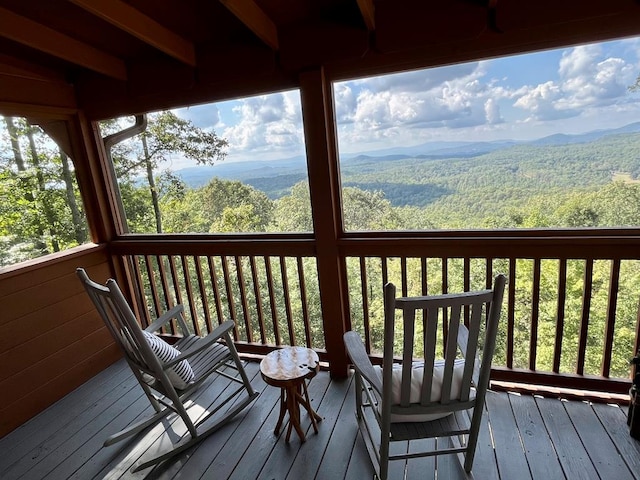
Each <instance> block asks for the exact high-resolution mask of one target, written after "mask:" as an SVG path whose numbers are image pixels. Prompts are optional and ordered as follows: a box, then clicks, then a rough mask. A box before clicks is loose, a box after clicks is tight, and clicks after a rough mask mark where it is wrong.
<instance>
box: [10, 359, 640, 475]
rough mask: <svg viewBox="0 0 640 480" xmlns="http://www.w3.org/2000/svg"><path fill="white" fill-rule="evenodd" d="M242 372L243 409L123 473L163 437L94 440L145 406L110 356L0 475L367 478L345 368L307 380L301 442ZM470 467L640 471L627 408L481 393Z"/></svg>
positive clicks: (430, 468) (448, 460)
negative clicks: (310, 414) (309, 408)
mask: <svg viewBox="0 0 640 480" xmlns="http://www.w3.org/2000/svg"><path fill="white" fill-rule="evenodd" d="M247 373H248V374H249V376H250V378H252V384H253V385H254V387H255V388H256V390H258V391H259V392H261V393H260V396H259V397H258V398H257V400H256V401H254V402H253V403H252V404H251V405H250V406H249V407H248V408H247V409H246V410H245V411H244V412H243V413H241V414H240V415H239V416H238V417H236V418H235V419H234V420H233V421H232V422H231V423H229V424H228V425H226V426H225V427H223V428H222V429H221V430H220V431H219V432H217V433H215V434H214V435H212V436H211V437H209V438H207V439H206V440H204V441H203V442H202V443H200V444H199V445H198V446H197V447H194V448H193V449H191V450H189V451H187V453H185V454H184V455H182V456H178V457H176V458H175V459H173V460H172V461H170V462H165V464H162V465H159V466H157V467H155V468H153V469H151V468H149V469H147V470H143V471H141V472H138V473H136V474H132V473H131V472H130V468H131V466H132V465H133V464H134V463H135V462H136V461H137V460H138V458H140V456H144V455H145V451H146V449H147V448H157V447H158V444H159V442H160V441H161V440H162V438H164V437H160V434H159V433H158V432H160V431H161V430H162V429H158V430H152V431H150V432H148V433H146V434H145V435H144V436H143V437H142V438H135V439H133V440H130V441H124V442H121V443H119V444H116V445H113V446H111V447H106V448H103V447H102V442H103V441H104V439H105V438H106V437H107V436H108V435H110V434H111V433H113V432H115V431H118V430H120V429H121V428H122V427H124V426H125V425H126V424H128V423H129V422H131V421H133V420H134V419H135V418H136V417H138V416H139V415H141V414H143V413H145V412H146V411H148V410H150V408H151V407H150V406H149V404H148V402H147V400H146V398H145V397H144V396H143V393H142V390H141V389H140V387H139V386H138V385H137V383H136V382H135V380H134V378H133V376H132V375H131V373H130V371H129V369H128V367H127V366H126V364H125V363H124V361H120V362H118V363H116V364H114V365H112V366H111V367H109V368H108V369H106V370H105V371H103V372H102V373H101V374H99V375H97V376H96V377H94V378H93V379H91V380H90V381H89V382H87V383H85V384H84V385H82V386H81V387H79V388H78V389H77V390H75V391H74V392H72V393H71V394H70V395H68V396H66V397H64V398H63V399H61V400H60V401H59V402H57V403H56V404H55V405H53V406H52V407H50V408H49V409H47V410H46V411H44V412H43V413H41V414H40V415H38V416H37V417H35V418H34V419H32V420H31V421H29V422H27V423H26V424H24V425H22V426H21V427H20V428H18V429H17V430H15V431H14V432H12V433H10V434H9V435H7V436H5V437H4V438H2V439H0V452H2V454H1V456H0V478H2V479H3V480H10V479H34V480H35V479H38V480H39V479H45V478H46V479H56V480H57V479H67V478H77V479H82V480H85V479H118V478H122V479H127V480H128V479H133V478H145V479H171V478H188V479H199V478H202V479H209V478H216V479H239V480H248V479H276V480H284V479H296V480H298V479H305V480H306V479H313V478H315V479H330V480H338V479H349V480H351V479H354V480H356V479H357V480H359V479H371V478H373V469H372V467H371V465H370V463H369V459H368V457H367V454H366V449H365V447H364V444H363V443H362V438H361V437H360V436H359V435H357V428H356V421H355V417H354V403H353V382H352V381H351V380H352V377H351V376H350V377H349V378H347V379H344V380H331V379H330V377H329V375H328V373H326V372H321V373H320V374H319V375H318V376H317V377H316V378H314V379H313V380H312V381H311V383H310V385H309V394H310V396H311V399H312V400H311V401H312V404H313V406H314V408H315V409H316V410H317V411H318V413H319V414H320V415H321V416H322V418H323V420H322V422H321V423H320V424H319V432H318V434H317V435H316V434H314V433H313V431H312V430H311V426H310V422H309V421H308V418H307V416H306V413H304V414H303V415H302V421H303V427H308V429H309V430H308V431H307V441H306V442H305V443H301V442H300V440H299V439H298V437H297V436H296V435H295V434H294V435H292V437H291V442H289V443H286V442H285V441H284V433H283V432H282V431H281V433H280V435H279V437H276V436H275V435H274V433H273V428H274V426H275V423H276V420H277V416H278V400H279V390H278V389H276V388H274V387H270V386H268V385H266V384H265V383H264V381H263V380H262V378H261V377H260V374H259V368H258V363H256V362H249V363H248V364H247ZM214 384H215V382H214ZM214 384H212V386H211V387H210V388H215V386H214ZM203 395H206V393H204V394H203ZM195 400H196V403H198V399H195ZM284 430H285V432H286V429H284ZM165 439H166V438H165ZM146 455H148V453H147V454H146ZM392 465H393V469H392V471H391V474H390V478H391V479H402V478H406V479H407V480H411V479H417V478H420V479H427V478H432V479H433V478H438V479H457V478H464V475H463V474H462V471H461V469H460V468H459V466H458V464H457V460H456V459H455V457H453V456H443V457H439V458H438V459H435V458H433V457H432V458H426V459H416V460H411V461H409V462H408V463H407V464H404V465H403V464H401V463H398V462H396V463H395V464H392ZM436 472H437V475H436ZM473 474H474V477H475V478H476V479H480V480H489V479H502V480H511V479H518V480H520V479H528V478H531V479H544V480H555V479H565V478H566V479H571V480H573V479H581V480H589V479H603V480H609V479H614V478H615V479H620V480H621V479H640V442H638V441H636V440H634V439H632V438H631V437H630V436H629V433H628V429H627V425H626V409H621V408H620V407H618V406H611V405H606V404H595V403H594V404H590V403H587V402H580V401H561V400H558V399H550V398H542V397H534V396H529V395H518V394H509V393H497V392H492V391H490V392H488V395H487V414H486V415H485V416H484V423H483V427H482V431H481V437H480V441H479V444H478V450H477V452H476V460H475V463H474V469H473Z"/></svg>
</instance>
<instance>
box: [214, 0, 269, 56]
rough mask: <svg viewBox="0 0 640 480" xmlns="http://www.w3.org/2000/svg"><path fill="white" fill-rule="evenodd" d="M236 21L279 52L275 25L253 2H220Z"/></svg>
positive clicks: (240, 0) (247, 0)
mask: <svg viewBox="0 0 640 480" xmlns="http://www.w3.org/2000/svg"><path fill="white" fill-rule="evenodd" d="M220 3H222V4H223V5H224V6H225V7H227V8H228V9H229V10H230V11H231V13H233V14H234V15H235V16H236V17H237V18H238V20H240V21H241V22H242V23H244V24H245V26H246V27H247V28H249V29H250V30H251V31H252V32H253V33H255V34H256V36H257V37H258V38H260V40H262V41H263V42H264V43H266V44H267V45H268V46H269V47H271V49H273V50H280V44H279V42H278V28H277V27H276V24H275V23H273V21H272V20H271V19H270V18H269V17H268V16H267V14H266V13H264V11H263V10H262V9H261V8H260V7H259V6H258V4H256V3H255V2H254V1H253V0H220Z"/></svg>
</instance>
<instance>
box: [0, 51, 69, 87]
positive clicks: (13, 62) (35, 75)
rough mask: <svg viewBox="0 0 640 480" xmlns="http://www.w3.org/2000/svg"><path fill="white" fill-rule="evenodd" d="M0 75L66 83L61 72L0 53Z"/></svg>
mask: <svg viewBox="0 0 640 480" xmlns="http://www.w3.org/2000/svg"><path fill="white" fill-rule="evenodd" d="M0 74H3V75H12V76H14V77H21V78H30V79H34V80H41V81H46V82H62V83H67V82H66V80H65V78H64V75H63V74H62V73H61V72H58V71H56V70H52V69H50V68H47V67H45V66H43V65H37V64H35V63H31V62H27V61H25V60H22V59H19V58H16V57H12V56H11V55H5V54H3V53H0Z"/></svg>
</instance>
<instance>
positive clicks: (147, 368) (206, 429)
mask: <svg viewBox="0 0 640 480" xmlns="http://www.w3.org/2000/svg"><path fill="white" fill-rule="evenodd" d="M76 273H77V275H78V277H79V278H80V280H81V281H82V284H83V285H84V287H85V289H86V291H87V293H88V294H89V297H91V300H92V301H93V303H94V304H95V307H96V309H97V310H98V312H99V313H100V315H101V317H102V319H103V320H104V322H105V324H106V326H107V327H108V329H109V331H110V332H111V335H112V336H113V338H114V340H115V341H116V343H117V344H118V345H119V346H120V348H121V349H122V351H123V353H124V356H125V358H126V360H127V362H128V364H129V366H130V367H131V370H132V371H133V373H134V375H135V376H136V378H137V379H138V382H139V383H140V386H141V387H142V389H143V390H144V392H145V394H146V396H147V398H148V399H149V401H150V402H151V405H152V406H153V408H154V409H155V411H156V413H155V414H154V415H152V416H151V417H150V418H147V419H145V420H141V421H139V422H137V423H135V424H133V425H130V426H129V427H128V428H126V429H125V430H122V431H121V432H118V433H116V434H114V435H112V436H110V437H109V438H108V439H107V440H106V441H105V442H104V446H105V447H106V446H108V445H112V444H113V443H115V442H118V441H120V440H123V439H125V438H127V437H130V436H132V435H135V434H137V433H140V432H142V431H143V430H145V429H147V428H148V427H150V426H152V425H154V424H156V423H158V422H159V421H160V420H162V419H163V418H165V417H167V416H168V415H170V414H172V413H176V414H177V415H179V416H180V418H182V420H183V421H184V423H185V425H186V427H187V429H188V431H189V435H186V436H184V438H182V439H181V440H180V441H179V442H178V443H176V444H173V448H171V449H170V450H168V451H165V452H162V453H159V454H157V455H156V456H154V457H153V458H150V459H147V460H144V461H143V460H139V461H138V463H137V464H136V465H134V467H133V468H132V471H133V472H136V471H138V470H142V469H145V468H147V467H150V466H152V465H155V464H157V463H160V462H162V461H164V460H167V459H169V458H171V457H173V456H174V455H177V454H179V453H181V452H183V451H185V450H187V449H188V448H190V447H192V446H193V445H195V444H196V443H197V442H200V441H201V440H203V439H204V438H206V437H207V436H209V435H211V434H212V433H213V432H215V431H216V430H218V429H219V428H220V427H222V426H223V425H224V424H225V423H226V422H228V421H229V420H231V419H232V418H233V417H234V416H235V415H236V414H238V413H239V412H240V411H242V410H243V409H244V408H245V407H246V406H247V405H248V404H249V403H250V402H251V401H252V400H254V399H255V398H256V397H257V395H258V393H256V392H254V390H253V388H252V387H251V384H250V383H249V379H248V378H247V375H246V373H245V371H244V368H243V365H242V362H241V361H240V358H239V357H238V353H237V352H236V349H235V346H234V344H233V341H232V339H231V336H230V334H229V332H230V331H231V330H232V329H233V327H234V323H233V321H230V320H229V321H226V322H224V323H222V324H221V325H219V326H218V327H217V328H216V329H215V330H214V331H213V332H211V333H210V334H209V335H207V336H206V337H200V336H197V335H193V334H191V333H190V332H189V329H188V327H187V324H186V322H185V320H184V316H183V308H182V306H181V305H178V306H176V307H173V308H172V309H170V310H169V311H168V312H166V313H165V314H164V315H162V316H161V317H160V318H158V319H157V320H156V321H154V322H153V323H152V324H151V325H149V326H148V327H147V328H145V329H144V330H143V329H142V328H141V327H140V324H139V323H138V321H137V319H136V317H135V315H134V314H133V312H132V310H131V308H130V306H129V304H128V303H127V301H126V299H125V298H124V296H123V294H122V292H121V291H120V288H119V287H118V285H117V283H116V282H115V280H113V279H109V280H108V281H107V283H106V286H104V285H101V284H99V283H96V282H94V281H92V280H91V279H89V277H88V276H87V273H86V272H85V270H84V269H82V268H78V269H77V270H76ZM173 319H176V320H177V325H178V327H179V328H180V330H181V333H182V335H183V336H182V338H180V339H179V340H178V341H177V342H176V343H175V345H169V344H168V343H167V342H165V341H164V340H162V339H161V338H160V337H158V336H157V335H155V334H154V333H153V332H155V331H158V330H159V329H160V328H161V327H162V326H164V325H166V324H167V323H169V322H170V321H171V320H173ZM220 340H223V341H224V342H221V341H220ZM230 369H231V370H233V371H232V372H231V374H230V373H228V372H227V371H228V370H230ZM214 373H216V374H220V375H223V376H224V377H226V378H228V379H230V380H232V381H233V382H236V383H238V384H239V387H237V388H235V389H231V390H232V391H231V393H229V394H228V395H227V396H225V397H224V398H221V399H219V400H218V401H217V402H216V404H215V407H213V408H212V409H211V411H209V412H208V413H207V414H206V415H205V416H203V417H202V418H200V419H199V420H198V421H197V422H194V421H193V420H192V419H191V418H190V416H189V413H188V411H187V410H188V409H187V408H186V407H185V405H184V404H183V401H185V400H187V399H188V397H189V396H190V395H191V394H192V393H193V392H194V391H195V390H197V389H198V387H200V386H201V385H202V383H203V382H204V381H205V380H207V378H209V377H210V376H211V375H212V374H214ZM227 390H229V389H227ZM227 390H225V392H226V391H227ZM243 392H244V398H242V399H239V400H238V401H237V402H235V403H234V404H233V406H232V407H231V408H229V409H228V410H223V407H225V406H226V405H229V404H230V402H231V401H232V400H233V399H235V398H236V397H237V395H239V394H241V393H243ZM214 415H217V417H216V418H214V417H213V416H214ZM205 422H206V423H205Z"/></svg>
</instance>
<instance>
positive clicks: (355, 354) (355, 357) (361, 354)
mask: <svg viewBox="0 0 640 480" xmlns="http://www.w3.org/2000/svg"><path fill="white" fill-rule="evenodd" d="M343 338H344V345H345V347H346V349H347V354H348V355H349V358H351V363H352V364H353V367H354V368H355V370H356V372H357V373H359V374H360V375H362V376H363V377H364V378H365V379H366V380H367V381H368V382H369V383H370V384H371V386H372V387H373V388H374V389H375V390H377V392H378V393H379V394H380V395H382V380H381V379H380V377H379V376H378V373H377V372H376V371H375V369H374V368H373V365H372V364H371V360H370V359H369V355H367V351H366V350H365V348H364V343H362V338H360V335H358V334H357V333H356V332H353V331H349V332H347V333H345V334H344V337H343Z"/></svg>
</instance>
